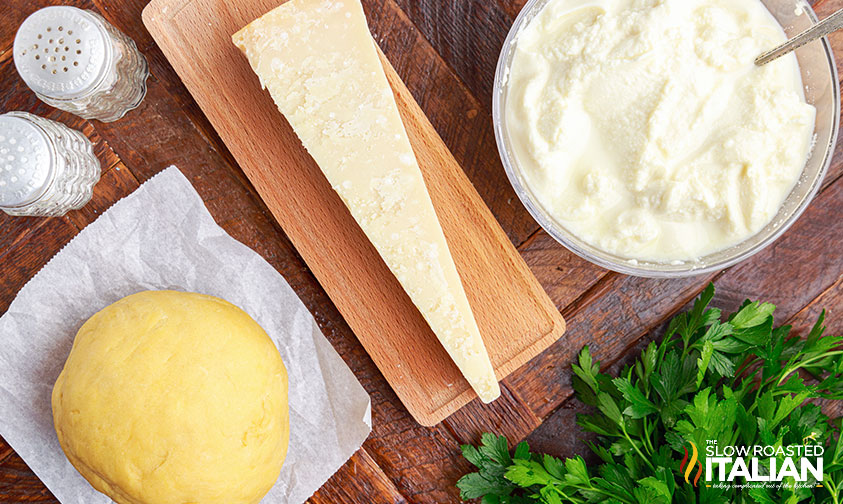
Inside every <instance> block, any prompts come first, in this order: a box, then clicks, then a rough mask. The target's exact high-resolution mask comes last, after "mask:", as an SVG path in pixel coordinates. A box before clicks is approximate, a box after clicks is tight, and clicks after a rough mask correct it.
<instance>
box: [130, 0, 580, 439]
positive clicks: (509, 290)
mask: <svg viewBox="0 0 843 504" xmlns="http://www.w3.org/2000/svg"><path fill="white" fill-rule="evenodd" d="M277 4H278V2H277V1H276V0H253V1H251V2H241V3H240V4H238V5H237V7H236V8H234V7H233V6H231V5H227V4H225V3H224V2H221V1H219V0H193V1H189V0H155V1H153V2H152V3H150V4H149V6H147V8H146V9H145V10H144V21H145V23H146V25H147V27H148V28H149V29H150V30H151V32H152V34H153V36H154V37H155V38H156V40H157V41H158V43H159V45H160V46H161V47H162V49H163V50H164V52H165V54H167V56H168V57H169V59H170V62H171V63H172V64H173V66H174V67H175V68H176V70H177V71H178V73H179V75H180V76H181V78H182V80H183V81H184V82H185V84H186V85H187V87H188V89H190V90H191V92H192V93H193V95H194V97H195V98H196V99H197V101H198V103H199V105H200V106H201V107H202V109H203V111H205V113H206V115H207V116H208V117H209V118H210V120H211V122H212V123H213V124H214V125H215V126H216V128H217V130H218V131H219V133H220V136H221V137H222V138H223V140H225V142H226V144H227V146H228V147H229V148H230V149H231V151H232V152H233V153H234V156H235V158H237V159H238V161H239V162H240V165H241V166H242V167H243V169H244V171H245V172H246V174H247V175H248V176H249V178H250V180H251V181H252V183H253V184H254V186H255V187H256V189H257V190H258V192H259V193H260V194H261V196H262V198H263V200H264V201H265V202H266V203H267V205H268V207H269V209H270V210H271V212H272V213H273V215H274V216H275V218H276V219H277V220H278V222H279V223H280V224H281V225H282V227H283V228H284V229H285V231H286V232H287V234H288V236H290V238H291V239H292V241H293V243H295V244H296V248H297V250H298V251H299V253H301V255H302V256H303V257H304V259H305V261H306V262H307V263H308V265H309V266H310V267H311V269H312V270H313V271H314V273H315V274H316V277H317V278H318V279H319V281H320V283H321V284H322V286H323V287H324V288H325V290H326V291H327V292H328V294H329V295H330V296H331V298H332V299H333V301H334V303H335V304H336V305H337V307H338V308H339V310H340V312H341V313H342V314H343V316H344V317H345V319H346V320H347V321H348V323H349V325H350V326H351V327H352V329H353V330H354V332H355V334H356V335H357V336H358V338H359V339H360V341H361V342H362V343H363V346H364V347H366V349H367V351H368V352H369V354H370V355H371V356H372V358H373V359H374V361H375V362H376V363H377V364H378V366H379V367H380V369H381V371H382V373H383V374H384V376H385V377H386V379H387V381H389V382H390V384H391V385H392V386H393V388H394V389H395V391H396V393H397V394H398V396H399V397H400V398H401V399H402V401H403V402H404V404H405V405H406V406H407V408H408V409H409V411H410V413H411V414H413V416H414V417H415V418H416V419H417V420H418V421H419V422H420V423H422V424H424V425H433V424H435V423H438V422H440V421H441V420H442V419H444V418H446V417H447V416H448V415H450V414H451V413H453V412H454V411H456V410H457V409H459V408H460V407H462V406H463V405H465V404H466V403H468V402H469V401H470V400H471V399H473V398H474V397H475V395H474V392H473V391H472V390H471V389H470V388H469V387H468V385H467V383H466V382H465V381H464V380H463V379H462V378H461V375H460V374H459V371H458V370H457V368H456V366H454V365H453V363H452V362H451V360H450V359H449V358H448V356H447V353H446V352H445V350H444V349H443V348H442V347H441V345H440V344H439V343H438V341H437V340H436V337H435V336H434V335H433V333H432V332H431V331H430V329H429V327H428V326H427V324H426V323H425V322H424V319H423V318H422V317H421V315H420V314H419V312H418V310H417V309H416V308H415V307H414V306H413V304H412V302H410V300H409V298H408V297H407V296H406V294H405V293H404V291H403V289H401V287H400V285H399V284H398V282H397V280H395V278H394V276H393V275H392V274H391V273H390V272H389V270H388V268H387V267H386V265H385V264H384V263H383V261H382V260H381V259H380V257H379V256H378V255H377V252H376V251H375V250H374V247H372V246H371V244H370V243H369V242H368V240H367V239H366V237H365V235H363V233H362V231H360V229H359V228H358V227H357V226H356V224H355V222H354V220H353V218H352V217H351V215H350V214H349V213H348V211H347V209H346V208H345V206H344V205H343V203H342V201H341V200H340V198H339V197H338V196H337V195H336V194H335V193H334V191H333V190H332V189H331V188H330V185H329V184H328V183H327V181H326V180H325V179H324V177H323V176H322V174H321V172H320V171H319V168H318V167H317V166H316V165H315V163H314V162H313V160H312V159H311V158H310V156H309V155H308V154H307V153H306V151H305V150H304V148H303V147H302V146H301V143H300V141H299V140H298V138H297V137H296V136H295V133H294V132H293V131H292V128H290V126H289V125H288V124H287V123H286V121H285V120H283V118H282V117H281V115H280V114H279V113H278V111H277V109H276V108H275V106H274V104H273V103H272V101H271V99H270V98H269V96H268V95H267V94H266V93H264V92H262V90H261V89H260V86H259V84H258V81H257V77H256V76H254V74H253V72H252V71H251V69H250V68H249V67H248V64H247V62H246V60H245V58H243V57H242V56H241V55H240V54H239V52H238V51H237V50H236V49H235V48H234V46H233V44H232V43H231V40H230V34H231V33H233V32H235V31H237V30H238V29H239V27H242V26H244V25H245V24H247V23H249V22H250V21H251V20H253V19H255V18H257V17H259V16H260V15H262V14H263V13H265V12H267V11H268V10H270V9H271V8H273V7H275V6H276V5H277ZM383 61H384V65H385V69H386V73H387V78H388V79H389V81H390V84H391V85H392V87H393V90H394V91H395V95H396V101H397V102H398V107H399V110H400V111H401V112H402V118H403V120H404V123H405V126H406V127H407V131H408V134H409V137H410V141H411V143H412V144H413V147H414V150H415V152H416V156H417V158H418V159H419V164H420V166H421V167H422V173H423V175H424V177H425V181H426V183H427V186H428V188H429V190H430V193H431V199H432V200H433V203H434V206H435V207H436V209H437V214H438V215H439V217H440V221H441V222H442V227H443V229H444V231H445V235H446V237H447V239H448V243H449V246H450V249H451V252H452V254H453V256H454V259H455V262H456V263H457V268H458V270H459V271H460V274H461V278H462V280H463V284H464V285H465V287H466V291H467V294H468V297H469V302H470V303H471V305H472V307H473V310H474V313H475V316H476V318H477V321H478V325H479V326H480V330H481V333H482V334H483V335H484V338H485V342H486V346H487V348H488V349H489V353H490V356H491V358H492V362H493V364H494V366H495V369H496V371H497V373H498V376H499V377H505V376H507V375H508V374H509V373H510V372H512V371H513V370H515V369H516V368H518V367H519V366H521V365H522V364H524V363H525V362H527V361H528V360H529V359H530V358H532V357H533V356H535V355H536V354H538V353H539V352H540V351H541V350H543V349H544V348H546V347H547V345H549V344H550V343H551V342H553V341H555V340H556V339H557V338H558V337H559V336H561V334H562V332H563V331H564V321H563V320H562V318H561V317H560V316H559V314H558V312H557V311H556V310H555V309H554V307H553V305H552V303H550V301H549V300H548V299H547V297H546V295H545V294H544V292H543V291H542V289H541V287H540V286H539V284H538V282H537V281H536V280H535V278H534V277H533V276H532V274H531V273H530V271H529V269H528V268H527V267H526V265H525V264H524V262H523V260H522V259H521V257H520V256H519V255H518V254H517V252H516V251H515V249H514V248H513V247H512V245H511V244H510V242H509V241H508V238H507V237H506V235H505V234H504V232H503V231H502V230H501V228H500V226H499V225H498V224H497V222H496V221H495V219H494V217H493V215H492V214H491V213H490V212H489V210H488V209H487V208H486V207H485V205H484V204H483V201H482V199H481V198H480V197H479V195H478V194H477V192H476V191H475V189H474V188H473V187H472V186H471V183H470V182H469V180H468V179H467V178H466V176H465V174H464V172H463V171H462V170H461V168H460V167H459V165H458V164H457V163H456V161H455V160H454V158H453V156H452V155H451V153H450V152H449V151H448V149H447V147H446V146H445V144H444V143H443V141H442V140H441V138H440V137H439V135H438V134H437V133H436V131H435V130H434V129H433V127H432V126H431V124H430V122H429V120H428V119H427V118H426V117H425V115H424V113H423V112H422V110H421V109H420V108H419V106H418V104H417V103H416V102H415V100H414V99H413V97H412V95H411V94H410V92H409V90H408V89H407V88H406V86H405V85H404V84H403V83H402V81H401V79H400V78H399V77H398V76H397V74H396V73H395V71H394V70H393V68H392V67H391V65H390V64H389V62H388V61H386V59H383ZM220 68H226V69H227V71H226V72H219V71H218V69H220ZM281 174H283V176H281Z"/></svg>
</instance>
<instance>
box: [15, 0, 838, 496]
mask: <svg viewBox="0 0 843 504" xmlns="http://www.w3.org/2000/svg"><path fill="white" fill-rule="evenodd" d="M146 1H147V0H3V2H2V4H3V5H2V7H0V14H2V15H0V113H2V112H7V111H12V110H26V111H29V112H33V113H35V114H39V115H42V116H45V117H49V118H51V119H55V120H58V121H62V122H64V123H65V124H68V125H69V126H71V127H74V128H78V129H80V130H82V131H83V132H84V133H85V134H86V135H88V137H89V138H90V139H91V140H92V141H93V142H94V143H95V145H96V151H97V155H98V157H99V159H100V161H101V162H102V166H103V172H104V173H103V178H102V181H101V182H100V183H99V184H98V185H97V187H96V190H95V193H94V198H93V201H92V202H91V203H89V204H88V205H87V206H86V207H85V208H83V209H82V210H79V211H75V212H72V213H71V214H69V215H67V216H65V217H63V218H56V219H42V218H11V217H8V216H6V215H5V214H3V213H2V212H0V272H2V273H0V313H3V312H5V311H6V310H7V309H8V306H9V304H10V303H11V302H12V300H13V299H14V297H15V294H16V293H17V291H18V290H19V289H20V288H21V287H22V286H23V285H24V284H25V283H26V282H27V281H28V280H29V279H30V278H31V277H32V276H33V275H34V274H35V273H36V272H37V271H38V269H40V268H41V267H42V266H43V265H44V264H45V263H46V262H47V261H48V260H49V258H50V257H51V256H52V255H53V254H55V253H56V252H58V251H59V249H61V247H62V246H63V245H64V244H66V243H67V242H68V241H69V240H70V239H71V238H73V237H74V236H75V235H76V234H77V233H78V232H79V230H80V229H82V228H83V227H85V226H86V225H87V224H88V223H90V222H92V221H93V220H94V219H96V217H97V216H98V215H99V214H100V213H101V212H103V211H104V210H105V209H107V208H108V207H109V206H110V205H111V204H113V203H114V202H115V201H117V200H118V199H120V198H122V197H124V196H126V195H128V194H129V193H131V192H132V191H133V190H135V189H136V188H137V187H138V185H139V184H141V183H143V182H144V181H145V180H147V179H149V178H150V177H152V176H153V175H155V174H156V173H157V172H159V171H161V170H162V169H164V168H166V167H167V166H169V165H171V164H175V165H177V166H178V167H179V168H180V169H181V170H182V172H184V174H185V175H186V176H187V177H188V178H189V179H190V181H191V182H192V183H193V185H194V186H195V187H196V189H197V191H198V192H199V194H201V196H202V197H203V199H204V200H205V204H206V205H207V206H208V208H209V210H210V211H211V213H212V214H213V216H214V218H215V219H216V220H217V222H218V223H219V224H220V225H221V226H222V227H223V228H225V229H226V231H228V233H230V234H231V235H232V236H233V237H234V238H236V239H238V240H240V241H241V242H243V243H245V244H246V245H248V246H249V247H251V248H253V249H254V250H256V251H257V252H258V253H260V254H261V255H263V257H265V258H266V259H267V260H268V261H269V262H270V263H271V264H272V265H273V266H274V267H275V268H276V269H277V270H278V271H279V272H281V274H282V275H284V277H285V278H286V279H287V281H288V282H289V283H290V284H291V285H292V287H293V288H294V289H295V291H296V292H297V293H298V295H299V296H300V297H301V298H302V300H303V301H304V303H305V304H306V305H307V306H308V308H309V309H310V311H311V312H312V313H313V314H314V316H315V317H316V320H317V321H318V322H319V325H320V327H321V328H322V331H323V332H324V333H325V335H326V336H327V337H328V339H329V340H330V341H331V342H332V343H333V345H334V347H335V348H336V349H337V350H338V351H339V353H340V354H341V355H342V356H343V358H344V359H345V360H346V362H347V363H348V365H349V366H350V367H351V369H352V370H353V371H354V373H355V375H356V376H357V378H358V379H359V380H360V382H361V383H362V384H363V386H364V387H365V388H366V390H367V391H368V392H369V394H370V395H371V397H372V404H373V408H372V415H373V423H374V425H373V431H372V434H371V436H370V437H369V439H368V440H367V441H366V442H365V443H364V445H363V448H362V449H361V450H360V451H358V452H357V453H356V454H355V455H354V456H353V457H352V458H351V460H350V461H349V462H348V463H347V464H345V466H344V467H343V468H342V469H341V470H340V471H339V472H338V473H337V474H336V475H335V476H334V477H333V478H331V479H330V480H329V481H328V483H327V484H326V485H325V486H324V487H323V488H322V489H321V490H319V492H317V493H316V495H314V496H313V497H312V498H311V500H310V502H313V503H319V504H321V503H325V504H336V503H354V504H383V503H427V504H446V503H454V502H459V496H458V493H457V491H456V489H455V487H454V483H455V482H456V480H457V479H458V478H459V477H460V476H461V475H462V474H464V473H465V472H467V471H469V470H470V467H469V466H468V464H467V463H466V462H465V461H464V460H462V459H461V458H460V451H459V445H460V444H461V443H474V442H476V441H477V440H478V438H479V435H480V433H481V432H483V431H486V430H492V431H495V432H500V433H503V434H506V435H507V436H509V438H510V440H513V441H517V440H522V439H527V440H528V441H529V442H530V443H531V444H532V445H533V446H535V447H536V448H538V449H541V450H545V451H548V452H551V453H554V454H557V455H571V454H573V453H575V452H582V451H584V446H583V445H582V443H581V441H580V438H581V434H580V433H579V431H578V428H577V427H576V426H575V424H574V418H575V414H576V413H577V411H579V410H580V407H579V405H578V403H577V402H576V401H575V400H573V399H572V398H571V393H572V390H571V387H570V371H569V369H570V363H571V362H572V359H573V357H574V356H575V355H576V353H577V352H578V351H579V350H580V349H581V348H582V346H583V345H585V344H589V345H591V348H592V351H593V353H595V354H596V355H597V357H598V358H599V359H602V360H603V363H604V366H606V367H613V366H618V365H620V364H622V363H623V362H625V359H627V358H629V356H633V355H636V354H637V352H638V351H639V350H640V349H641V348H642V346H643V345H644V344H645V343H646V342H647V341H649V337H650V336H649V335H650V334H651V332H654V331H655V332H657V331H658V329H659V327H660V326H661V325H662V324H663V323H664V321H665V320H666V319H668V318H670V317H671V315H672V314H674V313H675V312H677V311H679V310H680V309H682V308H683V307H684V306H685V305H686V304H687V303H688V302H689V301H690V300H692V299H693V298H694V297H695V296H696V295H697V294H698V293H699V292H700V290H702V288H703V287H704V286H705V284H707V283H708V282H709V281H712V280H713V281H715V283H716V286H717V288H718V291H717V297H716V299H715V303H716V304H718V305H719V306H721V307H723V308H726V309H733V308H735V307H737V306H738V305H739V303H740V302H741V301H742V300H743V299H745V298H763V299H764V300H767V301H771V302H773V303H775V304H776V305H778V307H779V308H778V311H777V315H778V321H779V322H786V321H787V322H788V323H792V324H794V325H795V326H796V327H798V328H802V329H804V326H805V325H806V324H809V323H811V322H812V321H813V320H814V319H815V317H816V315H817V314H818V312H819V310H820V309H822V308H823V307H825V308H828V309H829V310H830V316H829V318H828V321H829V326H830V329H831V330H832V331H835V332H839V331H840V330H841V329H843V247H841V245H843V240H841V237H843V219H841V218H840V211H841V209H843V181H840V180H838V179H839V178H840V176H841V174H843V157H841V156H840V154H841V153H840V152H839V151H840V149H841V148H843V147H841V148H838V152H837V156H836V158H835V162H834V164H833V166H832V167H831V170H830V172H829V174H828V176H827V177H826V180H825V184H824V186H823V190H822V192H821V193H820V194H819V196H818V197H817V198H816V200H815V201H814V202H813V203H812V205H811V206H810V208H808V210H807V212H806V213H805V215H804V216H803V217H802V218H801V219H800V220H799V221H798V222H797V223H796V225H795V226H794V227H793V228H792V229H791V230H790V231H788V233H787V234H785V235H784V237H783V238H781V239H780V240H779V241H778V242H777V243H776V244H775V245H774V246H772V247H770V248H768V249H767V250H765V251H764V252H762V253H760V254H759V255H757V256H755V257H754V258H752V259H751V260H749V261H747V262H744V263H742V264H740V265H738V266H735V267H733V268H730V269H728V270H726V271H723V272H719V273H716V274H711V275H707V276H703V277H696V278H690V279H684V280H647V279H640V278H633V277H627V276H623V275H619V274H616V273H611V272H608V271H606V270H603V269H600V268H598V267H595V266H593V265H591V264H589V263H587V262H585V261H583V260H581V259H579V258H577V257H576V256H574V255H573V254H571V253H570V252H568V251H567V250H566V249H564V248H562V247H561V246H560V245H558V244H557V243H556V242H555V241H553V239H551V238H550V237H549V236H548V235H547V234H546V233H544V232H543V231H541V230H540V229H539V228H538V226H537V224H536V223H535V222H534V221H533V220H532V219H531V218H530V216H529V215H528V214H527V212H526V210H525V209H524V208H523V207H522V206H521V204H520V202H519V201H518V199H517V198H516V197H515V194H514V193H513V191H512V189H511V187H510V186H509V184H508V182H507V181H506V178H505V175H504V172H503V168H502V167H501V163H500V161H499V159H498V155H497V150H496V147H495V140H494V135H493V131H492V121H491V114H490V111H491V105H490V104H491V90H492V80H493V79H492V78H493V75H494V68H495V63H496V61H497V56H498V52H499V50H500V47H501V45H502V43H503V39H504V37H505V36H506V33H507V30H508V29H509V26H510V25H511V23H512V21H513V20H514V17H515V16H516V14H517V13H518V11H519V9H520V8H521V6H522V5H523V4H524V2H525V0H363V3H364V6H365V8H366V13H367V15H368V18H369V23H370V25H371V28H372V31H373V33H374V34H375V37H376V39H377V41H378V42H379V43H380V45H381V47H382V48H383V49H384V51H385V53H386V55H387V56H388V57H389V59H390V60H391V61H392V63H393V65H394V66H395V68H396V69H397V71H398V73H399V74H400V75H401V76H402V78H403V79H404V80H405V82H406V83H407V85H408V87H409V88H410V90H411V91H412V93H413V94H414V95H415V97H416V99H417V100H418V102H419V104H420V105H421V106H422V108H423V109H424V111H425V112H426V113H427V114H428V116H429V117H430V119H431V121H432V122H433V125H434V126H435V127H436V129H437V130H438V131H439V133H440V135H441V136H442V137H443V139H444V140H445V142H446V143H447V144H448V146H449V147H450V149H451V150H452V151H453V153H454V155H455V156H456V158H457V160H458V161H459V162H460V163H461V164H462V166H463V167H464V169H465V170H466V172H467V173H468V175H469V177H470V178H471V180H472V182H473V183H474V184H475V186H476V187H477V189H478V191H479V192H480V194H481V196H482V197H483V198H484V200H485V201H486V203H487V204H488V205H489V206H490V207H491V209H492V211H493V212H494V214H495V216H496V217H497V219H498V221H499V222H500V224H501V226H503V228H504V230H505V231H506V232H507V233H508V235H509V237H510V239H511V240H512V242H513V243H514V244H515V245H516V246H517V247H518V249H519V251H520V252H521V253H522V255H523V256H524V259H525V260H526V261H527V263H528V264H529V265H530V267H531V268H532V270H533V272H534V273H535V274H536V276H537V277H538V279H539V280H540V281H541V283H542V285H543V286H544V287H545V289H546V290H547V292H548V293H549V294H550V296H551V298H552V299H553V301H554V302H555V303H556V306H557V307H558V308H559V310H561V311H562V313H563V314H564V315H565V317H566V319H567V320H568V323H569V329H568V333H567V334H566V335H565V336H564V337H563V338H562V339H561V340H560V341H559V342H557V343H556V344H554V345H553V346H551V347H550V348H549V349H548V350H547V351H545V352H544V353H543V354H542V355H540V356H539V357H537V358H536V359H534V360H533V361H531V362H530V363H528V364H527V365H525V366H524V367H523V368H521V369H519V370H518V371H517V372H515V373H514V374H513V375H512V376H510V377H509V378H507V379H506V380H504V383H503V389H504V391H503V395H502V397H501V399H500V400H499V401H497V402H495V403H494V404H492V405H489V406H484V405H482V404H480V403H479V402H478V401H475V402H473V403H471V404H469V405H468V406H466V407H465V408H463V409H462V410H461V411H459V412H457V413H456V414H455V415H453V416H452V417H451V418H449V419H448V420H446V421H445V422H443V423H442V424H440V425H438V426H436V427H434V428H424V427H420V426H419V425H417V424H416V423H415V422H414V421H413V420H412V419H411V418H410V416H409V415H408V414H407V412H406V410H405V409H404V407H403V406H402V405H401V403H400V402H399V401H398V399H397V398H396V396H395V394H394V393H393V392H392V390H391V389H390V388H389V385H388V384H387V383H386V381H384V379H383V377H382V376H381V375H380V373H379V372H378V370H377V368H376V367H375V366H374V364H373V363H372V361H371V360H370V359H369V357H368V356H367V355H366V352H365V351H364V350H363V348H362V347H361V346H360V344H359V343H358V342H357V340H356V338H355V337H354V334H353V333H352V332H351V331H350V330H349V328H348V326H347V325H346V323H345V322H344V321H343V319H342V317H341V316H340V315H339V313H338V312H337V310H336V308H335V307H334V306H333V304H332V303H331V300H330V299H328V297H327V296H326V295H325V292H324V291H323V290H322V288H321V287H320V286H319V284H318V283H317V281H316V280H315V279H314V277H313V276H312V275H311V273H310V272H309V271H308V268H307V266H306V265H305V264H304V262H303V261H302V260H301V258H300V257H299V256H298V254H297V253H296V251H295V249H294V248H293V247H292V245H291V244H290V242H289V240H288V239H287V238H286V236H285V235H284V232H283V230H281V228H280V227H279V226H278V225H277V224H276V223H275V222H274V221H273V219H272V218H271V216H270V214H269V212H268V211H267V209H266V207H265V206H264V204H263V203H262V202H261V200H260V198H259V197H258V196H257V194H256V193H255V191H254V189H253V188H252V187H251V185H250V184H249V182H248V180H246V178H245V177H244V176H243V174H242V172H241V171H240V169H239V168H238V166H237V163H236V162H235V161H234V159H233V158H232V156H231V154H230V153H229V152H228V151H227V150H226V147H225V146H224V145H223V144H222V142H221V141H220V139H219V137H218V136H217V135H216V133H215V132H214V129H213V128H212V127H211V125H210V124H209V123H208V121H207V120H206V119H205V117H204V116H203V115H202V112H201V111H200V110H199V108H198V107H197V105H196V104H195V103H194V101H193V99H192V98H191V97H190V94H189V93H188V92H187V90H186V89H185V88H184V86H183V85H182V84H181V82H180V81H179V78H178V77H177V76H176V74H175V73H174V72H173V70H172V68H171V67H170V66H169V64H168V63H167V61H166V60H165V59H164V57H163V55H162V54H161V52H160V50H159V49H158V48H157V47H156V45H155V43H154V42H153V41H152V38H151V37H150V36H149V33H147V31H146V29H145V28H144V27H143V24H142V23H141V10H142V9H143V7H144V6H145V4H146ZM231 1H232V2H235V1H236V0H231ZM812 3H813V4H814V7H815V9H816V10H817V11H818V13H819V15H820V17H825V16H827V15H829V14H830V13H832V12H834V11H835V10H836V9H838V8H841V7H843V0H816V1H813V2H812ZM53 4H70V5H76V6H78V7H82V8H86V9H93V10H95V11H97V12H99V13H100V14H102V15H103V16H105V18H106V19H108V20H109V21H110V22H112V23H113V24H114V25H116V26H117V27H119V28H120V29H121V30H123V31H124V32H126V33H127V34H128V35H129V36H131V37H132V38H134V39H135V40H136V41H137V43H138V47H139V48H140V50H141V51H142V52H143V53H144V54H145V55H146V56H147V58H148V59H149V62H150V64H151V72H152V76H151V77H150V79H149V93H148V95H147V97H146V100H145V101H144V102H143V104H142V105H141V107H140V108H139V109H137V110H135V111H133V112H131V113H129V115H128V116H127V117H125V118H124V119H122V120H120V121H118V122H116V123H112V124H103V123H99V122H87V121H84V120H82V119H79V118H77V117H75V116H73V115H70V114H67V113H62V112H59V111H56V110H55V109H52V108H51V107H49V106H47V105H45V104H43V103H41V102H40V101H38V100H37V99H36V98H35V96H34V95H33V93H31V92H30V91H29V90H28V89H27V88H26V87H25V85H24V84H23V82H22V81H21V80H20V78H19V77H18V75H17V73H16V72H15V69H14V63H13V61H12V50H11V49H12V41H13V39H14V34H15V31H16V29H17V27H18V25H19V24H20V23H21V22H22V21H23V20H24V18H26V16H27V15H29V14H30V13H31V12H33V11H35V10H37V9H38V8H41V7H44V6H46V5H53ZM831 38H832V42H833V43H834V45H835V47H836V49H837V52H838V54H843V34H841V33H838V34H834V35H832V37H831ZM0 344H2V342H0ZM838 414H839V413H838ZM0 502H2V503H8V502H57V501H56V499H55V498H54V497H53V496H52V495H51V494H50V492H49V490H47V489H46V488H45V487H44V485H43V484H42V483H41V482H40V481H39V480H38V478H37V477H36V476H35V475H34V474H33V473H32V471H31V470H30V469H29V468H28V467H27V466H26V464H24V462H23V461H22V460H21V459H20V457H18V455H17V454H16V453H15V452H14V450H12V449H11V448H10V447H9V446H8V445H7V444H6V443H5V442H4V441H3V439H2V438H0Z"/></svg>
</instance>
